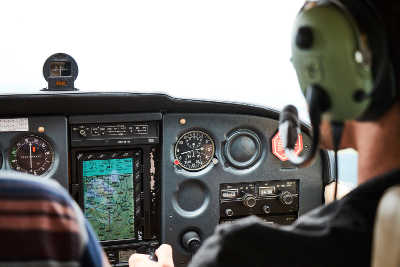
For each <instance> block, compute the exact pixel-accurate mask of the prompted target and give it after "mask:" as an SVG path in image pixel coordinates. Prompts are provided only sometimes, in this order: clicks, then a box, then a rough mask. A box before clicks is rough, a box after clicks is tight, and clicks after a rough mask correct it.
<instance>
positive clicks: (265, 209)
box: [262, 205, 271, 214]
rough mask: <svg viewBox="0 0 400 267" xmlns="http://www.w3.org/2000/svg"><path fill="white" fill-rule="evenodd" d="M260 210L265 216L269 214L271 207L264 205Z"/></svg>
mask: <svg viewBox="0 0 400 267" xmlns="http://www.w3.org/2000/svg"><path fill="white" fill-rule="evenodd" d="M262 209H263V212H264V213H265V214H269V213H271V207H270V206H268V205H264V206H263V208H262Z"/></svg>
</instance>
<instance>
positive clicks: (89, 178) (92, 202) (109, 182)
mask: <svg viewBox="0 0 400 267" xmlns="http://www.w3.org/2000/svg"><path fill="white" fill-rule="evenodd" d="M126 154H127V153H126ZM134 160H135V159H134V158H132V157H126V158H124V157H122V158H121V157H120V158H107V159H93V160H82V161H81V170H82V185H83V206H84V214H85V216H86V218H87V219H88V221H89V222H90V223H91V225H92V227H93V229H94V230H95V232H96V233H97V235H98V237H99V239H100V241H109V240H121V239H134V238H136V236H135V217H134V214H135V204H134V203H135V196H134V178H133V177H134Z"/></svg>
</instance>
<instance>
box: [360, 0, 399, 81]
mask: <svg viewBox="0 0 400 267" xmlns="http://www.w3.org/2000/svg"><path fill="white" fill-rule="evenodd" d="M362 1H365V0H362ZM369 1H371V3H372V4H373V5H374V6H375V8H376V10H377V11H378V13H379V15H380V17H381V19H382V21H383V23H384V26H385V28H386V32H387V37H388V40H389V49H390V55H391V60H392V63H393V65H394V71H395V75H396V79H397V86H398V87H399V86H400V84H399V83H400V34H399V31H400V1H399V0H369Z"/></svg>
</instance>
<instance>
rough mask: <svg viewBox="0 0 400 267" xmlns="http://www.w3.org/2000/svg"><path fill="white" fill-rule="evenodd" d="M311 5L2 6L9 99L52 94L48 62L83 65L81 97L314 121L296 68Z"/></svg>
mask: <svg viewBox="0 0 400 267" xmlns="http://www.w3.org/2000/svg"><path fill="white" fill-rule="evenodd" d="M302 3H303V1H300V0H290V1H266V0H246V1H243V0H241V1H237V0H202V1H191V0H180V1H177V0H171V1H170V0H160V1H154V0H145V1H99V0H97V1H87V0H86V1H77V0H73V1H56V0H46V1H32V0H25V1H18V0H13V1H7V2H5V1H2V3H1V4H0V23H1V25H2V27H1V42H0V73H1V76H0V77H1V78H0V93H4V92H6V93H11V92H12V91H15V92H18V93H19V92H27V91H29V92H31V91H36V90H39V89H40V88H43V87H45V86H46V82H45V80H44V79H43V76H42V66H43V63H44V61H45V60H46V58H47V57H48V56H50V55H51V54H53V53H56V52H65V53H68V54H70V55H71V56H73V57H74V58H75V60H76V61H77V62H78V65H79V76H78V79H77V81H76V83H75V85H76V87H77V88H79V89H81V90H82V91H93V90H95V91H134V92H163V93H167V94H169V95H172V96H175V97H180V98H196V99H211V100H223V101H231V102H244V103H250V104H256V105H267V106H272V107H274V108H277V109H281V108H282V107H283V106H284V105H285V104H288V103H295V104H296V105H297V106H298V107H299V108H300V109H302V110H303V118H304V114H305V112H304V111H305V104H304V100H303V98H302V95H301V92H300V89H299V86H298V83H297V80H296V77H295V72H294V70H293V68H292V65H291V63H290V37H291V29H292V24H293V21H294V18H295V16H296V13H297V12H298V10H299V8H300V6H301V5H302Z"/></svg>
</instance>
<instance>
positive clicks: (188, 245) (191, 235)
mask: <svg viewBox="0 0 400 267" xmlns="http://www.w3.org/2000/svg"><path fill="white" fill-rule="evenodd" d="M182 245H183V247H184V248H185V249H186V250H187V251H189V252H190V253H195V252H196V251H197V250H198V249H199V248H200V246H201V238H200V236H199V234H198V233H197V232H195V231H188V232H186V233H185V234H184V235H183V236H182Z"/></svg>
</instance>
